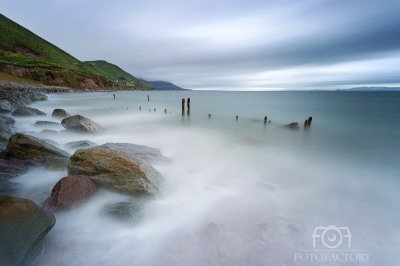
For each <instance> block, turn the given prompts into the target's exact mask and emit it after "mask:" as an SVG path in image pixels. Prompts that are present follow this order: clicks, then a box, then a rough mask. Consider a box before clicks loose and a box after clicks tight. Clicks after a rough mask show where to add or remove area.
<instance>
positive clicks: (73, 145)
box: [65, 140, 97, 150]
mask: <svg viewBox="0 0 400 266" xmlns="http://www.w3.org/2000/svg"><path fill="white" fill-rule="evenodd" d="M94 146H97V144H96V143H94V142H91V141H89V140H79V141H73V142H68V143H67V144H65V148H67V149H69V150H77V149H83V148H91V147H94Z"/></svg>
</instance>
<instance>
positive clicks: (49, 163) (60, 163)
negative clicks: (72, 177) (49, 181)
mask: <svg viewBox="0 0 400 266" xmlns="http://www.w3.org/2000/svg"><path fill="white" fill-rule="evenodd" d="M69 162H70V160H69V158H59V157H47V158H46V162H45V165H44V167H46V169H47V170H50V171H64V170H67V167H68V164H69Z"/></svg>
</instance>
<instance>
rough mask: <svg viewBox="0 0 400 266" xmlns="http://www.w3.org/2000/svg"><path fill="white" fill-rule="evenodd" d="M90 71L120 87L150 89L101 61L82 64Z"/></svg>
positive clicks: (113, 66)
mask: <svg viewBox="0 0 400 266" xmlns="http://www.w3.org/2000/svg"><path fill="white" fill-rule="evenodd" d="M83 63H84V64H85V65H86V66H88V67H89V68H90V69H91V71H93V72H95V73H97V74H98V75H102V76H104V77H106V78H108V79H110V80H112V81H114V82H117V83H118V84H120V85H124V86H130V87H134V88H136V89H151V88H152V86H150V85H148V84H146V83H144V82H142V81H140V80H139V79H137V78H135V77H134V76H132V75H131V74H129V73H127V72H125V71H124V70H122V69H121V68H119V67H118V66H116V65H113V64H110V63H108V62H106V61H103V60H98V61H85V62H83Z"/></svg>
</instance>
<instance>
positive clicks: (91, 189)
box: [42, 175, 97, 211]
mask: <svg viewBox="0 0 400 266" xmlns="http://www.w3.org/2000/svg"><path fill="white" fill-rule="evenodd" d="M96 192H97V187H96V184H95V183H94V182H93V181H92V180H91V179H90V178H89V177H87V176H85V175H77V176H66V177H63V178H61V179H60V180H59V181H58V182H57V184H56V185H55V186H54V188H53V190H52V191H51V196H50V197H49V198H48V199H47V200H46V201H45V202H44V203H43V206H42V208H43V209H45V210H48V211H58V210H65V209H71V208H74V207H77V206H79V205H81V204H82V203H83V202H85V201H86V200H87V199H89V198H90V197H91V196H93V195H94V194H96Z"/></svg>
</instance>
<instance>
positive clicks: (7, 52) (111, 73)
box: [0, 14, 153, 90]
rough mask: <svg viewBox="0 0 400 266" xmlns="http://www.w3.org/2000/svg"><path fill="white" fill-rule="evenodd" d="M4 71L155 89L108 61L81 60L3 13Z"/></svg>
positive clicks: (86, 85)
mask: <svg viewBox="0 0 400 266" xmlns="http://www.w3.org/2000/svg"><path fill="white" fill-rule="evenodd" d="M21 67H22V69H21ZM16 68H18V69H16ZM13 69H14V70H15V71H13ZM0 72H4V73H5V74H12V75H18V77H19V78H23V79H25V80H28V81H29V80H33V81H34V82H40V83H43V84H46V85H61V86H68V87H70V88H73V89H79V90H81V89H85V90H86V89H88V90H104V89H113V90H115V89H117V90H119V89H129V90H152V89H153V88H152V87H151V86H149V85H147V84H146V83H143V82H141V81H139V80H138V79H136V78H135V77H133V76H132V75H130V74H128V73H126V72H125V71H123V70H122V69H120V68H119V67H117V66H115V65H112V64H109V63H107V62H105V61H93V62H88V63H84V62H81V61H79V60H78V59H76V58H75V57H73V56H71V55H70V54H68V53H66V52H65V51H63V50H61V49H60V48H58V47H57V46H55V45H53V44H51V43H49V42H48V41H46V40H44V39H43V38H41V37H39V36H37V35H36V34H34V33H33V32H31V31H29V30H28V29H26V28H24V27H22V26H21V25H19V24H17V23H15V22H14V21H12V20H10V19H8V18H6V17H5V16H4V15H2V14H0ZM3 76H4V75H3ZM120 77H121V78H122V79H120ZM117 80H118V81H117ZM120 80H121V81H120Z"/></svg>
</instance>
